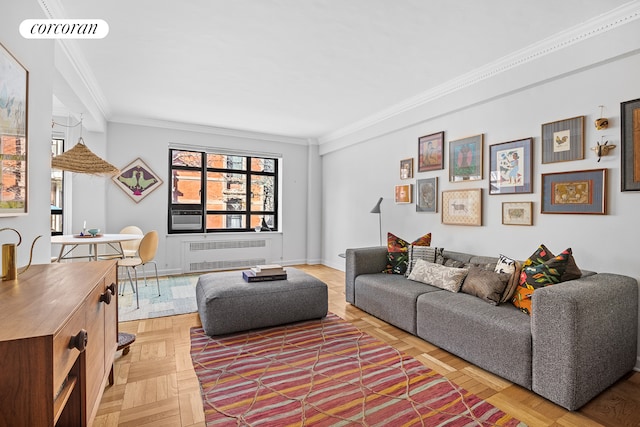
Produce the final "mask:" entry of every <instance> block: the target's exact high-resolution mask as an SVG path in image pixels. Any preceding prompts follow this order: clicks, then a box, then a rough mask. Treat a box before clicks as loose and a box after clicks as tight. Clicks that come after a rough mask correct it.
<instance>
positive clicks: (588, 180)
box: [541, 169, 607, 215]
mask: <svg viewBox="0 0 640 427" xmlns="http://www.w3.org/2000/svg"><path fill="white" fill-rule="evenodd" d="M606 189H607V170H606V169H593V170H584V171H575V172H556V173H545V174H542V209H541V212H542V213H545V214H549V213H556V214H596V215H604V214H606V196H607V194H606Z"/></svg>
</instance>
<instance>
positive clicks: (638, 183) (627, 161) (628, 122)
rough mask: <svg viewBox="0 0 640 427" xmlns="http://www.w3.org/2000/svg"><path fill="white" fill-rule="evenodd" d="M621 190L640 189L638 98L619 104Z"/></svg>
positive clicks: (639, 105)
mask: <svg viewBox="0 0 640 427" xmlns="http://www.w3.org/2000/svg"><path fill="white" fill-rule="evenodd" d="M620 117H621V125H622V136H621V138H620V141H621V142H622V156H621V157H622V172H621V173H622V177H621V180H620V181H621V185H622V191H639V190H640V99H634V100H632V101H626V102H623V103H621V104H620Z"/></svg>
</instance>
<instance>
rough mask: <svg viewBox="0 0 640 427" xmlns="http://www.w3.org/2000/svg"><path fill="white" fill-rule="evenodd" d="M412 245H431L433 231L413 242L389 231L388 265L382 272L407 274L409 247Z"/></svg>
mask: <svg viewBox="0 0 640 427" xmlns="http://www.w3.org/2000/svg"><path fill="white" fill-rule="evenodd" d="M411 245H415V246H429V245H431V233H427V234H425V235H423V236H420V237H418V238H417V239H416V240H414V241H413V242H412V243H411V244H409V243H408V242H407V241H406V240H404V239H401V238H400V237H398V236H396V235H394V234H393V233H387V266H386V267H385V269H384V270H383V271H382V272H383V273H388V274H402V275H404V274H406V272H407V267H408V265H409V248H410V247H411Z"/></svg>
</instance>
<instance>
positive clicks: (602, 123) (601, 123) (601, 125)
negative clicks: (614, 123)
mask: <svg viewBox="0 0 640 427" xmlns="http://www.w3.org/2000/svg"><path fill="white" fill-rule="evenodd" d="M599 107H600V118H598V119H596V120H595V122H594V123H593V124H594V125H595V126H596V129H598V130H603V129H606V128H608V127H609V119H607V118H605V117H603V116H602V111H603V109H604V105H599Z"/></svg>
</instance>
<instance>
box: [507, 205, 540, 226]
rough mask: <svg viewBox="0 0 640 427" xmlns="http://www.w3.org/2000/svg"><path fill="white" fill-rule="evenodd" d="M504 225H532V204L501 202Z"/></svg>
mask: <svg viewBox="0 0 640 427" xmlns="http://www.w3.org/2000/svg"><path fill="white" fill-rule="evenodd" d="M502 223H503V224H504V225H533V203H532V202H502Z"/></svg>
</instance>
